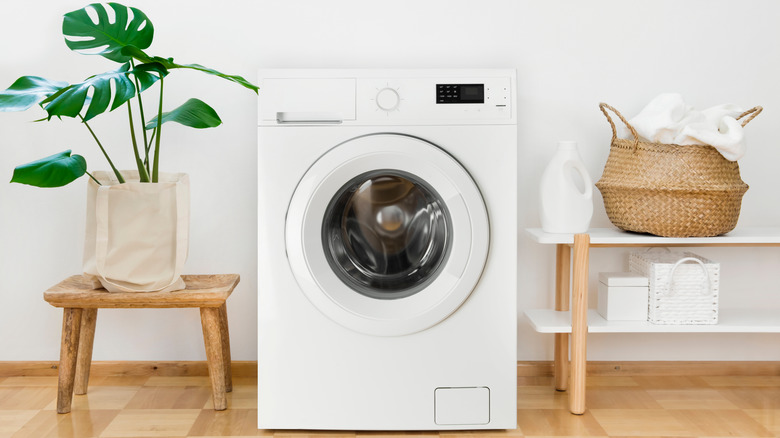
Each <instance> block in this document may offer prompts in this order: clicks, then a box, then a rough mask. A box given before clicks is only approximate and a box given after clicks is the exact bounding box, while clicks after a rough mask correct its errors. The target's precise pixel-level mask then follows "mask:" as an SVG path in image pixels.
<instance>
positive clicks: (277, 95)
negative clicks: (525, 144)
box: [258, 70, 516, 125]
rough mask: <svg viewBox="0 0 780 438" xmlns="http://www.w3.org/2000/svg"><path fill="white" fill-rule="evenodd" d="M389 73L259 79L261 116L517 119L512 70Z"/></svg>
mask: <svg viewBox="0 0 780 438" xmlns="http://www.w3.org/2000/svg"><path fill="white" fill-rule="evenodd" d="M378 72H379V73H383V72H384V71H378ZM387 72H388V73H390V74H388V75H386V76H385V75H380V74H377V75H374V74H368V73H374V71H361V70H356V71H354V72H352V71H345V72H341V71H340V72H339V74H335V72H329V71H326V72H325V73H327V74H326V75H324V76H317V75H316V74H315V73H317V72H314V73H312V76H301V77H298V76H293V77H281V76H280V77H266V78H263V82H262V83H261V86H262V87H264V89H266V90H267V91H266V92H265V93H261V95H260V99H259V104H260V106H259V110H260V112H259V113H258V115H259V118H260V120H261V123H267V124H269V125H270V124H273V125H280V124H350V125H352V124H354V125H363V124H388V125H392V124H398V123H403V124H414V125H426V124H453V125H454V124H508V123H513V121H514V120H515V117H516V116H515V109H514V106H515V104H514V100H515V93H514V90H513V87H514V78H513V72H512V71H511V70H507V71H493V70H474V73H476V74H474V75H469V74H460V75H436V74H431V73H430V72H428V71H422V73H423V74H421V75H419V76H418V75H416V73H417V71H395V70H388V71H387ZM465 72H469V71H465ZM434 73H438V71H434ZM443 73H446V71H443ZM480 73H484V74H480Z"/></svg>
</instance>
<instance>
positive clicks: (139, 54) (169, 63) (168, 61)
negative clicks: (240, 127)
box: [121, 46, 259, 93]
mask: <svg viewBox="0 0 780 438" xmlns="http://www.w3.org/2000/svg"><path fill="white" fill-rule="evenodd" d="M121 52H122V54H124V55H127V56H131V57H133V58H135V59H137V60H139V61H141V62H144V63H150V62H157V63H159V64H161V65H162V66H164V67H165V68H166V69H168V70H173V69H175V68H188V69H192V70H197V71H201V72H203V73H207V74H210V75H214V76H218V77H220V78H223V79H227V80H229V81H231V82H235V83H237V84H239V85H241V86H243V87H246V88H249V89H250V90H252V91H254V92H255V93H257V91H258V89H259V88H258V87H257V85H254V84H252V83H251V82H249V81H248V80H246V79H244V78H243V77H241V76H237V75H228V74H225V73H222V72H219V71H217V70H214V69H213V68H208V67H204V66H202V65H200V64H177V63H175V62H173V58H163V57H160V56H149V55H147V54H146V53H144V51H143V50H141V49H139V48H138V47H132V46H129V47H125V48H124V49H122V51H121Z"/></svg>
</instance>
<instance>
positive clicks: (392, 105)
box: [376, 88, 401, 111]
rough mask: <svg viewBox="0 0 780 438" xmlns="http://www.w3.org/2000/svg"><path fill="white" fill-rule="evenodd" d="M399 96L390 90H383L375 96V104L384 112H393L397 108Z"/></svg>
mask: <svg viewBox="0 0 780 438" xmlns="http://www.w3.org/2000/svg"><path fill="white" fill-rule="evenodd" d="M400 101H401V96H399V95H398V92H397V91H396V90H394V89H392V88H383V89H381V90H379V92H378V93H377V94H376V104H377V106H379V108H381V109H383V110H385V111H393V110H394V109H396V108H398V104H399V103H400Z"/></svg>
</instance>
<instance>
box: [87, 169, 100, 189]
mask: <svg viewBox="0 0 780 438" xmlns="http://www.w3.org/2000/svg"><path fill="white" fill-rule="evenodd" d="M84 173H86V174H87V175H89V177H90V178H92V181H95V183H96V184H97V185H99V186H102V185H103V184H100V181H98V180H97V179H96V178H95V177H94V176H92V174H91V173H89V172H87V171H86V170H85V171H84Z"/></svg>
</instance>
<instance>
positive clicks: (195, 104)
mask: <svg viewBox="0 0 780 438" xmlns="http://www.w3.org/2000/svg"><path fill="white" fill-rule="evenodd" d="M166 122H176V123H179V124H182V125H184V126H189V127H190V128H198V129H203V128H214V127H216V126H219V125H221V124H222V120H221V119H220V118H219V116H218V115H217V112H216V111H214V109H213V108H212V107H210V106H208V105H207V104H206V102H204V101H202V100H199V99H194V98H193V99H190V100H188V101H186V102H184V103H183V104H182V105H181V106H180V107H178V108H176V109H175V110H173V111H169V112H167V113H163V114H162V123H166ZM156 127H157V117H155V118H153V119H152V121H150V122H149V123H147V124H146V129H152V128H156Z"/></svg>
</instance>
